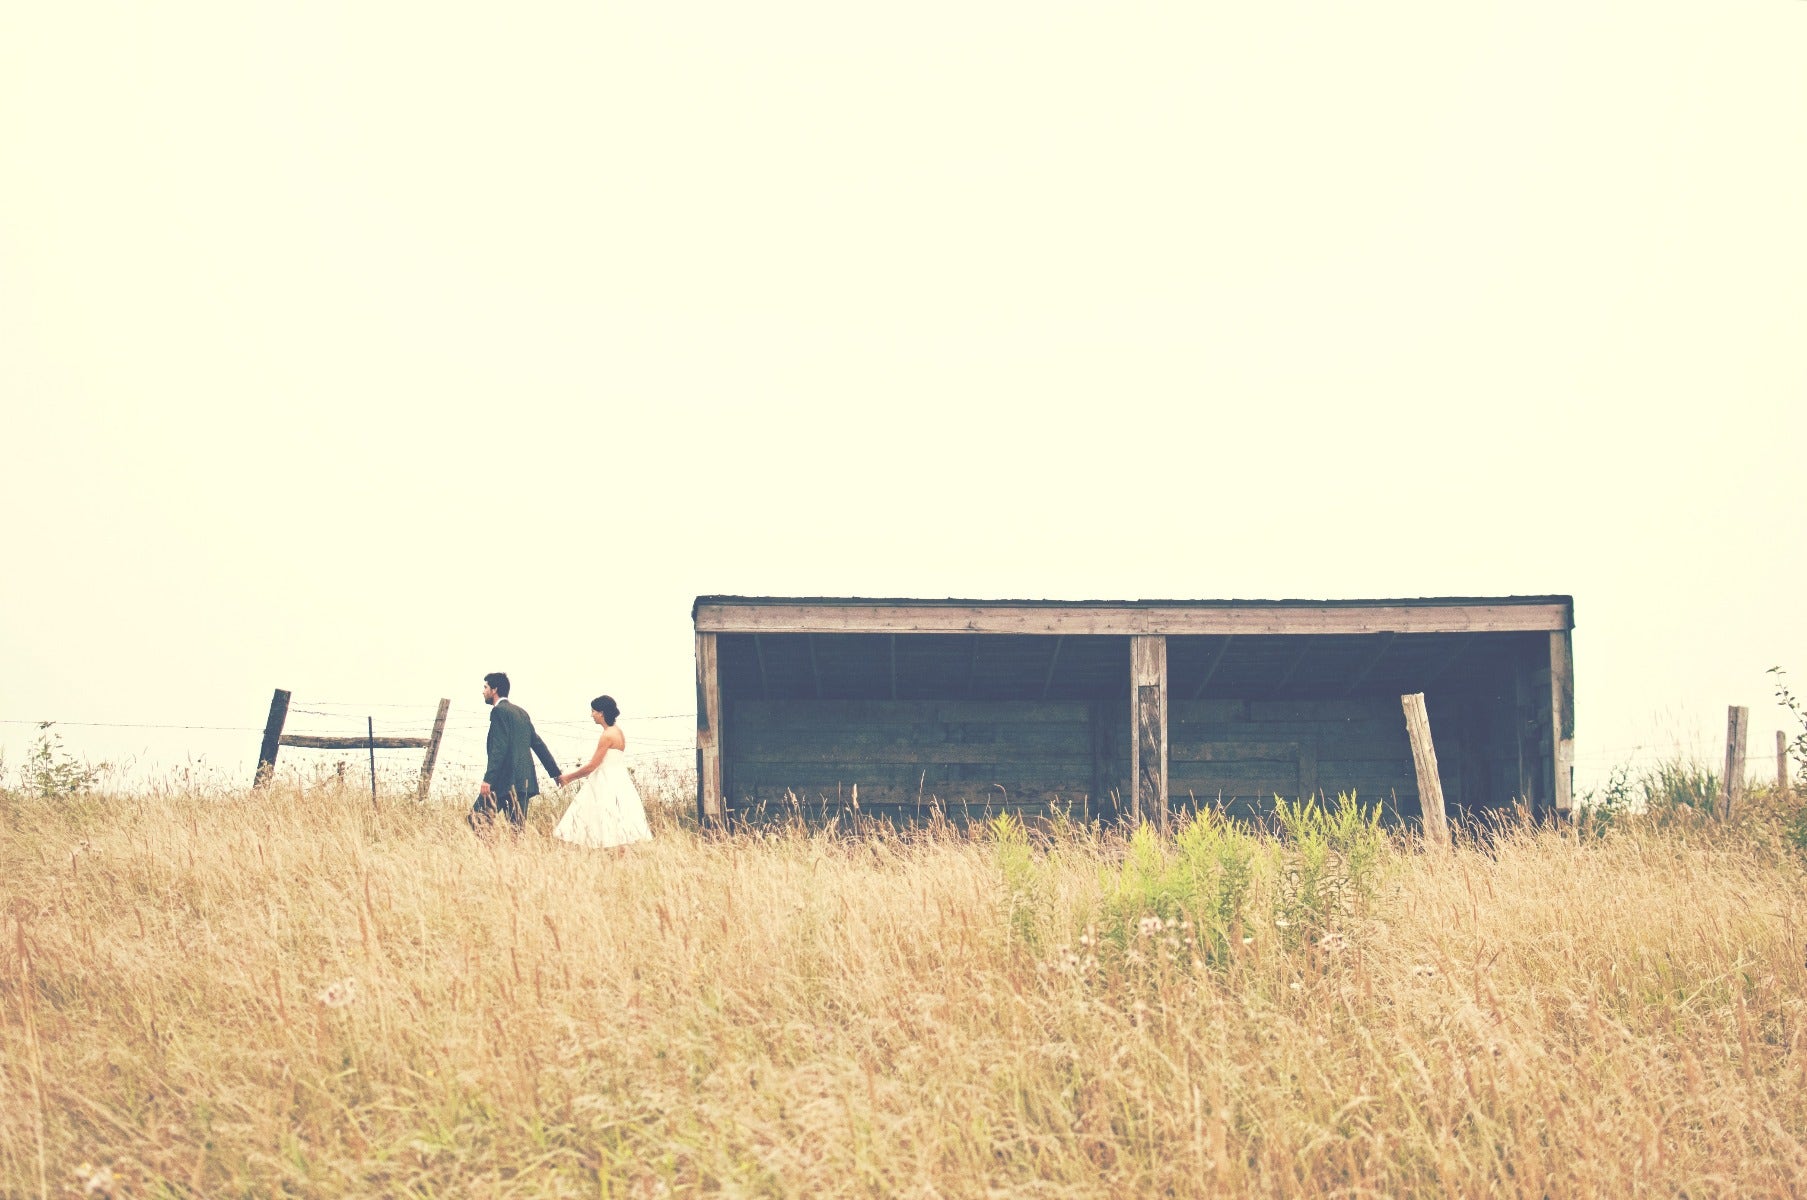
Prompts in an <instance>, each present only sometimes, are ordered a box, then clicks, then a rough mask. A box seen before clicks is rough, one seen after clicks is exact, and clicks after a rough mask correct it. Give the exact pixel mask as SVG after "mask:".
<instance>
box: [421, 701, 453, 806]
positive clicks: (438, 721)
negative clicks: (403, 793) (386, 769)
mask: <svg viewBox="0 0 1807 1200" xmlns="http://www.w3.org/2000/svg"><path fill="white" fill-rule="evenodd" d="M451 707H452V702H451V700H450V699H447V698H443V697H442V698H441V699H440V701H439V715H438V716H436V717H434V718H433V736H432V737H430V738H428V739H427V757H426V759H425V761H423V762H422V763H421V764H420V798H421V799H422V800H425V799H426V798H427V789H428V788H429V787H431V786H432V784H433V764H434V762H435V761H437V760H438V758H439V739H440V738H442V737H444V736H445V717H446V713H447V712H448V711H449V710H450V709H451Z"/></svg>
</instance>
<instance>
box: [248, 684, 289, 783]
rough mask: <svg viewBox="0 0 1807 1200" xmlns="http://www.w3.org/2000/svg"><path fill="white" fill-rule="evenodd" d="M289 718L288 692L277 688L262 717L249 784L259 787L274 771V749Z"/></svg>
mask: <svg viewBox="0 0 1807 1200" xmlns="http://www.w3.org/2000/svg"><path fill="white" fill-rule="evenodd" d="M288 719H289V693H287V692H285V691H283V690H282V689H281V688H277V689H276V691H275V692H274V693H273V694H272V695H271V696H270V715H269V716H268V717H266V718H265V719H264V740H263V744H262V745H260V746H259V747H258V748H257V774H255V775H253V776H252V777H251V786H252V787H254V788H260V787H262V786H263V785H264V784H266V783H268V782H270V776H272V775H274V774H275V773H276V751H277V747H279V746H281V745H282V727H283V724H284V723H285V722H286V721H288Z"/></svg>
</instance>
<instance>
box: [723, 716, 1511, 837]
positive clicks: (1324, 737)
mask: <svg viewBox="0 0 1807 1200" xmlns="http://www.w3.org/2000/svg"><path fill="white" fill-rule="evenodd" d="M1512 699H1513V698H1511V697H1507V698H1505V699H1504V700H1501V699H1497V698H1478V699H1477V698H1476V697H1473V696H1450V695H1447V694H1446V695H1441V696H1439V695H1432V696H1430V697H1427V703H1428V706H1429V709H1430V716H1431V727H1432V731H1433V734H1434V735H1435V737H1436V739H1437V755H1438V765H1439V768H1440V770H1439V775H1440V777H1441V779H1442V781H1443V788H1444V793H1445V796H1446V797H1447V799H1448V803H1449V806H1450V809H1451V812H1452V813H1457V814H1459V813H1460V812H1462V811H1463V810H1464V809H1468V808H1477V807H1487V806H1490V805H1493V804H1495V803H1499V802H1502V801H1501V800H1499V799H1496V798H1499V797H1509V795H1510V793H1509V792H1502V791H1500V790H1499V782H1500V781H1503V780H1505V779H1506V778H1508V777H1510V778H1511V779H1513V780H1514V782H1515V781H1516V777H1517V771H1518V760H1517V750H1516V744H1515V743H1514V742H1513V741H1512V739H1511V732H1512V729H1511V726H1512V719H1513V703H1512ZM1168 721H1169V742H1168V794H1169V796H1170V797H1171V804H1172V806H1173V808H1174V809H1175V810H1184V809H1188V808H1193V807H1196V806H1199V805H1212V806H1215V805H1218V804H1220V803H1221V804H1222V805H1223V807H1224V808H1225V809H1226V810H1227V811H1229V812H1231V813H1233V814H1236V815H1239V816H1244V817H1250V816H1256V815H1259V814H1261V813H1264V812H1266V811H1268V810H1270V809H1271V808H1272V805H1273V798H1274V796H1275V795H1280V796H1284V797H1287V798H1293V797H1298V796H1302V795H1315V794H1318V793H1323V794H1325V795H1327V796H1330V797H1332V798H1334V797H1335V796H1336V795H1337V793H1339V792H1354V793H1355V794H1356V795H1357V796H1358V797H1359V798H1360V799H1361V800H1363V801H1365V802H1369V803H1374V802H1378V803H1381V804H1382V805H1383V806H1384V808H1385V810H1386V812H1387V813H1388V815H1389V816H1390V817H1395V818H1415V817H1417V815H1418V812H1419V808H1418V788H1417V782H1416V778H1415V775H1414V771H1413V766H1412V752H1411V745H1410V742H1409V740H1408V739H1407V736H1406V730H1405V721H1404V718H1403V717H1402V716H1401V713H1400V708H1399V701H1398V699H1397V698H1386V697H1377V698H1364V699H1348V700H1173V701H1171V702H1170V705H1169V709H1168ZM1477 737H1479V738H1480V739H1482V740H1483V741H1486V740H1492V742H1493V743H1494V744H1495V745H1498V746H1502V747H1507V748H1509V750H1510V753H1509V754H1497V755H1495V754H1490V753H1489V752H1488V749H1487V746H1486V745H1481V746H1479V747H1478V748H1477V747H1476V746H1475V745H1474V744H1473V742H1474V739H1476V738H1477ZM724 742H725V745H726V748H727V749H726V754H727V756H728V758H727V761H726V763H725V764H724V774H725V775H726V777H727V780H728V785H729V789H730V799H729V804H730V807H731V808H732V809H734V810H736V811H738V812H740V813H743V814H746V813H749V812H750V811H757V810H761V809H763V810H765V811H767V812H779V811H783V810H784V809H785V808H786V807H787V806H789V805H791V804H793V803H796V802H801V803H802V804H803V805H805V806H806V807H808V808H809V809H811V810H819V809H823V808H827V809H833V808H835V807H837V806H845V805H846V804H847V803H848V802H849V801H850V799H851V796H852V789H853V787H854V785H856V784H857V785H858V787H859V799H860V806H861V808H862V809H868V810H874V811H890V812H892V813H893V814H895V815H909V814H910V813H914V812H915V810H916V809H917V808H918V806H921V807H922V808H924V809H926V808H928V807H929V806H931V805H932V804H933V803H934V802H939V803H940V804H941V806H942V807H944V808H949V809H957V808H960V807H962V806H964V807H966V808H969V809H976V810H987V809H989V810H991V811H996V810H999V809H1003V808H1012V809H1019V808H1020V809H1027V810H1031V811H1047V810H1049V809H1050V808H1052V807H1055V806H1059V807H1063V808H1067V809H1069V810H1070V811H1071V812H1072V813H1073V814H1074V815H1075V816H1081V817H1087V818H1091V817H1102V818H1105V819H1109V818H1111V817H1113V816H1115V815H1117V812H1118V811H1119V806H1120V805H1122V806H1123V807H1125V808H1126V803H1125V798H1126V797H1127V795H1128V784H1129V777H1130V748H1131V742H1130V714H1129V712H1128V705H1127V704H1123V703H1118V702H1087V701H1079V700H1073V701H1043V702H1033V701H999V700H969V701H931V700H904V701H891V700H740V701H735V702H733V703H732V704H730V705H729V707H728V713H727V735H726V738H725V739H724ZM1496 759H1497V760H1498V761H1495V760H1496ZM900 808H901V809H902V810H908V811H907V812H903V811H900Z"/></svg>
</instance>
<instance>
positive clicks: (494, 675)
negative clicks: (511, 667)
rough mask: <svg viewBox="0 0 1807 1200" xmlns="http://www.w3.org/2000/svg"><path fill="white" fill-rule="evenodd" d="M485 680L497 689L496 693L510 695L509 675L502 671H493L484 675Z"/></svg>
mask: <svg viewBox="0 0 1807 1200" xmlns="http://www.w3.org/2000/svg"><path fill="white" fill-rule="evenodd" d="M483 682H484V683H486V684H488V685H489V686H490V687H493V688H495V689H496V695H498V696H506V695H508V676H506V675H504V674H503V673H502V672H500V671H491V672H490V673H489V674H487V675H485V676H484V677H483Z"/></svg>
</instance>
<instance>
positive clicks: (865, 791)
mask: <svg viewBox="0 0 1807 1200" xmlns="http://www.w3.org/2000/svg"><path fill="white" fill-rule="evenodd" d="M793 796H794V797H796V799H797V800H798V801H800V802H801V804H800V807H801V808H802V810H803V811H804V812H805V813H816V812H823V811H826V812H837V811H840V812H851V811H852V808H853V805H852V799H853V789H852V787H851V786H843V787H839V788H837V787H836V786H835V785H834V784H832V783H831V784H827V785H824V786H807V787H802V788H798V787H787V786H785V785H782V784H773V783H757V784H753V785H750V786H748V787H746V788H742V789H741V790H740V791H738V792H737V793H736V794H735V801H734V805H733V809H734V812H735V814H736V815H737V816H742V815H749V810H754V809H759V808H763V809H765V810H766V811H767V812H768V813H771V814H781V813H783V812H785V811H787V809H788V808H789V805H790V799H789V798H790V797H793ZM859 802H860V809H861V811H868V810H871V811H873V813H874V815H882V816H886V817H889V818H890V819H893V820H896V819H899V818H901V817H903V816H906V815H907V816H911V817H919V816H927V815H928V813H929V812H930V811H931V810H933V809H937V808H938V809H941V810H943V811H944V812H947V814H948V815H950V816H952V815H955V812H956V810H959V809H962V808H968V809H971V810H973V811H974V812H975V813H977V812H980V811H986V810H988V811H991V812H1002V811H1005V810H1009V811H1013V812H1014V811H1018V810H1020V809H1023V808H1027V807H1042V808H1047V807H1050V806H1054V807H1058V808H1060V809H1062V810H1063V811H1066V812H1069V813H1071V814H1072V815H1073V816H1074V817H1075V818H1078V817H1080V816H1081V815H1082V814H1083V813H1084V811H1085V804H1086V797H1085V789H1084V788H1083V787H1032V788H1021V789H1015V790H1010V791H1000V790H998V789H997V788H990V787H984V786H981V785H977V784H968V783H957V782H956V783H950V784H943V785H934V784H929V785H924V786H922V787H918V785H917V784H916V782H915V781H914V780H911V781H908V782H905V783H895V784H891V783H873V784H865V783H862V784H860V793H859Z"/></svg>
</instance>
